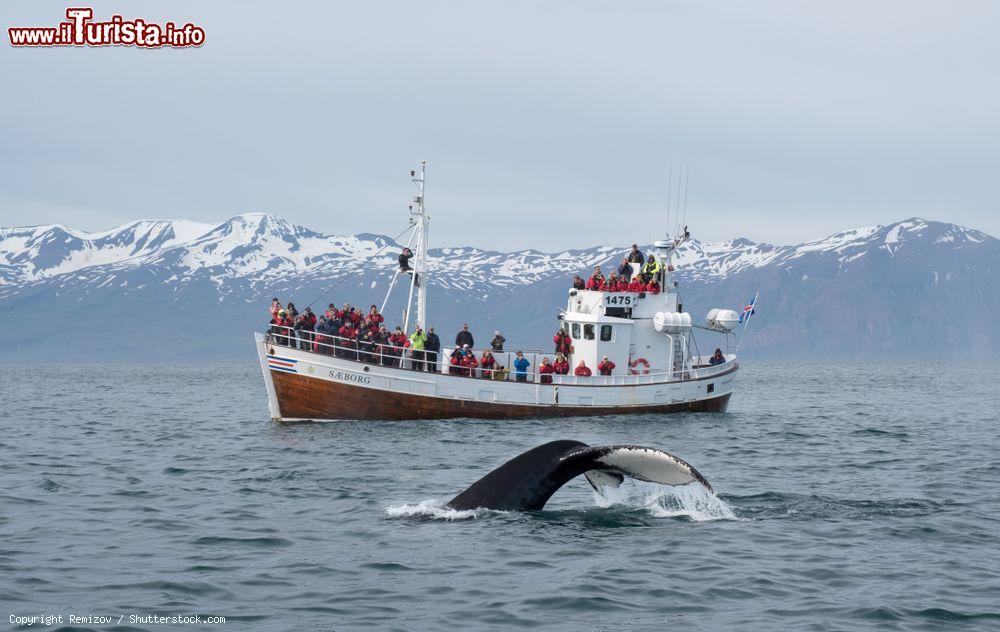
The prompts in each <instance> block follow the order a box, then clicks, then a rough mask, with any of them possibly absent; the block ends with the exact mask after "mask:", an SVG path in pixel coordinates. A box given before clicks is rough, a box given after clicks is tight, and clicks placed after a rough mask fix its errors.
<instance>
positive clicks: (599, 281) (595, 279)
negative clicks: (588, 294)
mask: <svg viewBox="0 0 1000 632" xmlns="http://www.w3.org/2000/svg"><path fill="white" fill-rule="evenodd" d="M603 285H604V274H603V273H602V272H601V266H594V273H593V274H592V275H590V278H589V279H587V289H588V290H600V289H601V286H603Z"/></svg>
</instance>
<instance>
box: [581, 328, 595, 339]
mask: <svg viewBox="0 0 1000 632" xmlns="http://www.w3.org/2000/svg"><path fill="white" fill-rule="evenodd" d="M583 339H584V340H593V339H594V326H593V325H584V326H583Z"/></svg>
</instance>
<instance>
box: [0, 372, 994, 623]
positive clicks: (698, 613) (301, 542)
mask: <svg viewBox="0 0 1000 632" xmlns="http://www.w3.org/2000/svg"><path fill="white" fill-rule="evenodd" d="M998 368H1000V367H997V366H982V365H980V366H975V367H960V366H956V365H941V364H936V365H921V364H911V365H896V366H874V365H858V364H855V365H837V366H832V365H831V366H815V365H789V364H785V365H779V364H769V365H755V364H750V365H749V366H748V367H746V368H745V369H744V370H743V371H742V377H741V383H740V386H739V390H738V392H737V394H736V396H735V397H734V399H733V402H732V405H731V409H730V412H729V413H728V414H724V415H713V414H684V415H675V416H655V415H651V416H638V417H636V416H632V417H620V418H599V419H586V418H580V419H560V420H528V421H505V422H496V421H470V420H459V421H447V422H445V421H440V422H437V421H435V422H400V423H395V422H388V423H387V422H383V423H373V422H341V423H327V424H294V425H277V424H274V423H272V422H270V421H268V419H267V413H266V404H265V401H264V395H263V393H264V390H263V384H262V380H261V377H260V374H259V369H257V368H256V367H255V366H254V365H249V364H248V365H220V366H197V367H194V366H176V365H169V366H167V365H135V366H81V365H67V366H55V365H45V366H8V367H7V368H6V369H5V375H4V379H3V381H2V382H0V402H2V403H0V431H2V432H0V447H2V449H3V452H2V454H3V459H2V462H0V473H2V476H0V481H2V485H0V609H5V610H6V611H4V612H2V614H3V617H4V618H3V625H8V626H9V627H10V628H11V629H16V626H15V625H14V624H11V623H10V619H9V618H8V616H9V615H18V616H25V615H45V614H53V615H58V614H62V615H64V616H65V615H69V614H78V615H95V616H96V615H102V616H112V617H114V619H115V620H116V621H117V619H118V617H119V616H120V615H125V616H126V617H128V615H130V614H160V615H164V616H171V615H194V614H200V615H201V616H202V617H205V616H211V615H217V616H224V617H225V618H226V623H225V624H222V625H219V626H204V625H203V626H201V627H200V628H199V629H204V628H205V627H213V628H214V629H255V630H329V629H336V630H350V629H406V630H410V629H449V628H455V629H498V628H504V627H517V628H528V627H535V628H550V629H568V630H617V629H648V630H662V629H667V628H672V627H676V628H679V629H686V630H719V629H754V630H773V629H788V630H856V629H861V628H864V629H874V630H989V629H998V628H1000V493H998V489H1000V451H998V447H1000V441H998V439H997V435H998V408H1000V386H998V380H997V378H996V377H995V376H996V374H997V369H998ZM552 439H578V440H581V441H586V442H588V443H591V444H599V443H614V442H628V443H640V444H645V445H650V446H655V447H658V448H662V449H665V450H668V451H670V452H673V453H675V454H677V455H678V456H680V457H682V458H684V459H685V460H687V461H689V462H690V463H692V464H693V465H694V466H695V467H697V468H698V469H699V470H700V471H701V472H702V474H704V475H705V477H706V478H708V480H709V481H711V482H712V484H713V486H714V487H715V489H716V491H717V492H718V493H719V497H718V498H716V497H714V496H711V495H709V494H707V493H705V492H702V491H699V490H697V489H688V488H682V489H681V490H671V489H663V488H659V487H657V486H654V485H649V484H637V483H634V482H628V483H626V485H624V486H623V488H622V489H621V490H619V492H618V493H617V494H615V496H614V497H612V498H600V497H595V495H594V493H593V492H591V491H590V488H589V487H588V486H587V484H586V483H585V482H584V481H583V479H580V480H576V481H572V482H571V483H569V484H568V485H567V486H566V487H564V488H563V489H562V490H561V491H559V492H558V493H557V494H556V495H555V496H554V497H553V499H552V501H551V502H550V504H549V505H548V506H547V507H546V509H545V510H544V511H541V512H536V513H529V514H517V513H496V512H487V511H479V512H466V513H457V512H450V511H447V510H445V509H443V508H442V503H443V501H445V500H447V499H448V498H450V497H451V496H453V495H454V494H455V493H456V492H458V491H460V490H461V489H463V488H464V487H465V486H467V485H468V484H470V483H472V482H473V481H474V480H476V479H477V478H478V477H479V476H481V475H482V474H484V473H485V472H487V471H488V470H490V469H492V468H493V467H495V466H497V465H499V464H500V463H502V462H503V461H505V460H507V459H508V458H510V457H512V456H514V455H516V454H518V453H520V452H522V451H524V450H526V449H528V448H531V447H534V446H535V445H538V444H540V443H543V442H545V441H549V440H552ZM127 623H128V619H126V620H125V621H123V623H122V625H117V626H116V625H111V626H105V627H101V626H100V625H98V626H87V625H83V626H77V627H76V629H115V630H123V629H129V627H131V629H148V630H153V629H160V630H163V629H169V627H166V628H165V627H163V626H157V625H136V626H128V625H127ZM39 627H40V626H36V627H34V628H30V629H39ZM57 628H58V626H51V627H49V628H44V629H57ZM64 629H69V628H68V627H67V628H64Z"/></svg>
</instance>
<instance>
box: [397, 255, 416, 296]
mask: <svg viewBox="0 0 1000 632" xmlns="http://www.w3.org/2000/svg"><path fill="white" fill-rule="evenodd" d="M412 258H413V251H412V250H410V249H409V248H403V252H401V253H399V271H400V272H401V273H403V274H412V275H413V285H415V286H417V287H420V278H419V277H417V274H416V272H414V271H413V268H411V267H410V259H412Z"/></svg>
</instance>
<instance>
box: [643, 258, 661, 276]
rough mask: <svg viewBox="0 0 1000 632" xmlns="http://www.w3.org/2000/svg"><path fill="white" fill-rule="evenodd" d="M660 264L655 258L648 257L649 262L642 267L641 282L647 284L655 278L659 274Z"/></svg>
mask: <svg viewBox="0 0 1000 632" xmlns="http://www.w3.org/2000/svg"><path fill="white" fill-rule="evenodd" d="M660 270H662V268H661V267H660V262H659V261H657V260H656V256H654V255H649V261H647V262H646V265H644V266H642V280H643V281H645V282H646V283H649V282H650V281H651V280H652V279H654V278H656V276H657V275H658V274H660Z"/></svg>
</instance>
